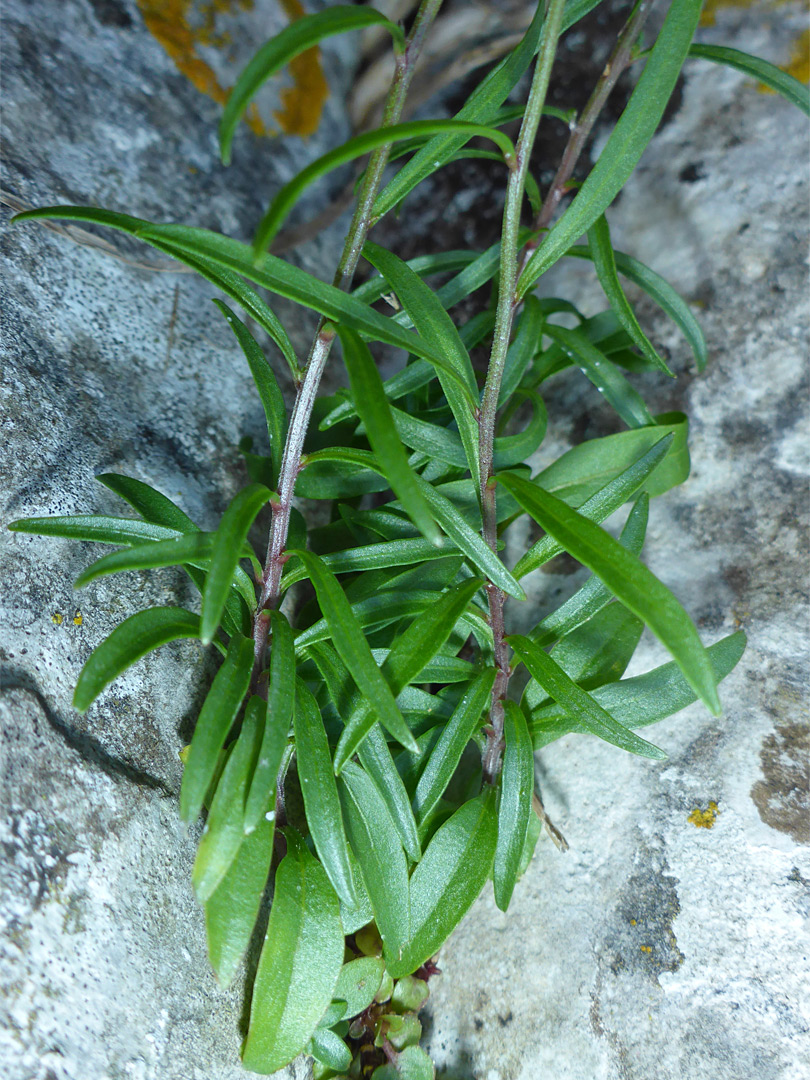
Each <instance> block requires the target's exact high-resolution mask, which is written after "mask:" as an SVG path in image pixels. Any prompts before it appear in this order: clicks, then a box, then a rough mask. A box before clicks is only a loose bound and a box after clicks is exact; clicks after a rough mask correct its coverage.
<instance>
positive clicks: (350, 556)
mask: <svg viewBox="0 0 810 1080" xmlns="http://www.w3.org/2000/svg"><path fill="white" fill-rule="evenodd" d="M453 554H454V550H453V548H452V547H451V546H450V545H449V544H447V543H445V545H444V547H443V548H441V549H439V548H437V547H436V545H435V544H433V543H431V541H430V540H423V539H422V538H421V537H417V538H415V539H413V540H387V541H386V542H385V543H382V544H366V545H364V546H363V547H356V548H347V549H346V550H345V551H336V552H333V553H331V554H329V555H322V556H321V558H322V559H323V561H324V563H325V564H326V565H327V566H328V567H329V569H330V570H331V571H332V573H333V574H354V573H357V572H358V571H364V570H384V569H387V568H389V567H391V566H410V565H412V564H416V563H419V564H422V563H425V562H428V561H430V560H433V559H447V558H450V557H452V556H453ZM290 563H291V564H292V560H290ZM306 577H307V569H306V567H305V566H303V565H301V564H298V565H291V566H290V568H289V569H286V570H285V572H284V576H283V577H282V579H281V585H282V588H283V589H286V588H289V586H290V585H294V584H295V583H296V582H298V581H303V580H304V579H305V578H306Z"/></svg>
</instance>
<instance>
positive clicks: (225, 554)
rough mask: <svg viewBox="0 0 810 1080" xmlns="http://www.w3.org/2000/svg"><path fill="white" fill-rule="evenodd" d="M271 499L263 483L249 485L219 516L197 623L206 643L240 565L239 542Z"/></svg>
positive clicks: (211, 634)
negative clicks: (199, 624) (220, 517)
mask: <svg viewBox="0 0 810 1080" xmlns="http://www.w3.org/2000/svg"><path fill="white" fill-rule="evenodd" d="M272 498H273V492H272V491H270V490H269V489H268V488H266V487H265V486H264V485H263V484H249V485H248V486H247V487H246V488H243V489H242V491H240V492H239V493H238V494H237V495H235V496H234V498H233V499H232V500H231V502H230V505H229V506H228V509H227V510H226V511H225V513H224V514H223V515H222V520H221V521H220V523H219V528H218V529H217V531H216V533H215V534H214V544H213V548H212V551H211V567H210V569H209V571H208V575H207V576H206V579H205V589H204V590H203V599H202V615H201V617H200V622H201V626H202V630H201V634H202V640H203V644H205V645H207V644H208V642H209V641H211V640H212V639H213V637H214V634H215V633H216V632H217V627H218V626H219V622H220V619H221V618H222V611H223V608H224V607H225V601H226V600H227V597H228V590H229V589H230V587H231V582H232V580H233V576H234V573H235V572H236V568H237V567H238V565H239V556H240V554H241V551H242V545H243V544H244V543H245V540H247V534H248V531H249V530H250V526H251V525H252V524H253V521H254V519H255V517H256V515H257V514H258V512H259V511H260V510H261V508H262V507H263V506H264V504H265V503H267V502H269V501H270V499H272ZM252 606H253V607H254V608H255V606H256V600H255V596H254V597H253V605H252Z"/></svg>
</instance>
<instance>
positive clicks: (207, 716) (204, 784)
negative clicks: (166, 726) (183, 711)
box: [180, 636, 253, 823]
mask: <svg viewBox="0 0 810 1080" xmlns="http://www.w3.org/2000/svg"><path fill="white" fill-rule="evenodd" d="M252 669H253V642H252V641H251V639H250V638H240V637H236V636H235V637H232V638H231V641H230V644H229V645H228V653H227V655H226V657H225V659H224V661H223V662H222V666H221V667H220V669H219V671H218V672H217V673H216V675H215V676H214V681H213V683H212V684H211V689H210V690H209V691H208V696H207V697H206V699H205V703H204V705H203V707H202V710H201V711H200V715H199V717H198V719H197V724H196V727H195V728H194V737H193V738H192V740H191V746H190V748H189V752H188V759H187V761H186V767H185V770H184V772H183V783H182V786H181V788H180V816H181V818H182V819H183V821H186V822H189V823H190V822H192V821H196V819H197V816H198V814H199V813H200V810H201V809H202V804H203V799H204V798H205V794H206V792H207V791H208V788H209V785H210V783H211V780H212V778H213V776H214V772H215V770H216V767H217V759H218V757H219V752H220V750H221V749H222V747H223V746H224V745H225V740H226V738H227V737H228V732H229V731H230V729H231V726H232V725H233V722H234V720H235V719H236V716H237V713H238V712H239V709H240V707H241V705H242V702H243V701H244V698H245V694H246V693H247V690H248V684H249V683H250V674H251V671H252Z"/></svg>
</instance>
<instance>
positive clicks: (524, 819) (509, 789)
mask: <svg viewBox="0 0 810 1080" xmlns="http://www.w3.org/2000/svg"><path fill="white" fill-rule="evenodd" d="M503 734H504V739H505V742H506V749H505V750H504V754H503V770H502V772H501V797H500V801H499V804H498V843H497V846H496V848H495V865H494V868H493V877H492V880H493V882H494V884H495V903H496V904H497V905H498V907H499V908H500V909H501V911H506V909H507V908H508V907H509V901H510V900H511V899H512V893H513V892H514V888H515V882H516V881H517V878H518V871H519V870H520V860H521V856H522V855H523V848H524V847H525V844H526V836H527V833H528V831H529V818H530V817H531V814H532V795H533V794H534V751H533V748H532V740H531V738H530V736H529V729H528V727H527V726H526V717H525V716H524V715H523V712H522V710H521V708H520V706H519V705H516V704H515V702H514V701H505V702H504V724H503Z"/></svg>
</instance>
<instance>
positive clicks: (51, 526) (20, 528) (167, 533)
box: [8, 514, 181, 544]
mask: <svg viewBox="0 0 810 1080" xmlns="http://www.w3.org/2000/svg"><path fill="white" fill-rule="evenodd" d="M8 528H9V529H10V530H11V531H12V532H22V533H34V534H35V535H37V536H60V537H64V538H65V539H68V540H94V541H97V542H98V543H101V544H143V543H144V541H146V540H176V539H177V538H178V537H179V536H180V535H181V534H180V532H179V531H178V530H177V529H167V528H165V527H164V526H162V525H153V524H152V523H151V522H148V521H139V520H138V519H137V518H117V517H108V516H106V515H102V514H70V515H69V516H68V517H34V518H21V519H20V520H19V521H12V522H10V523H9V525H8Z"/></svg>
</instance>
